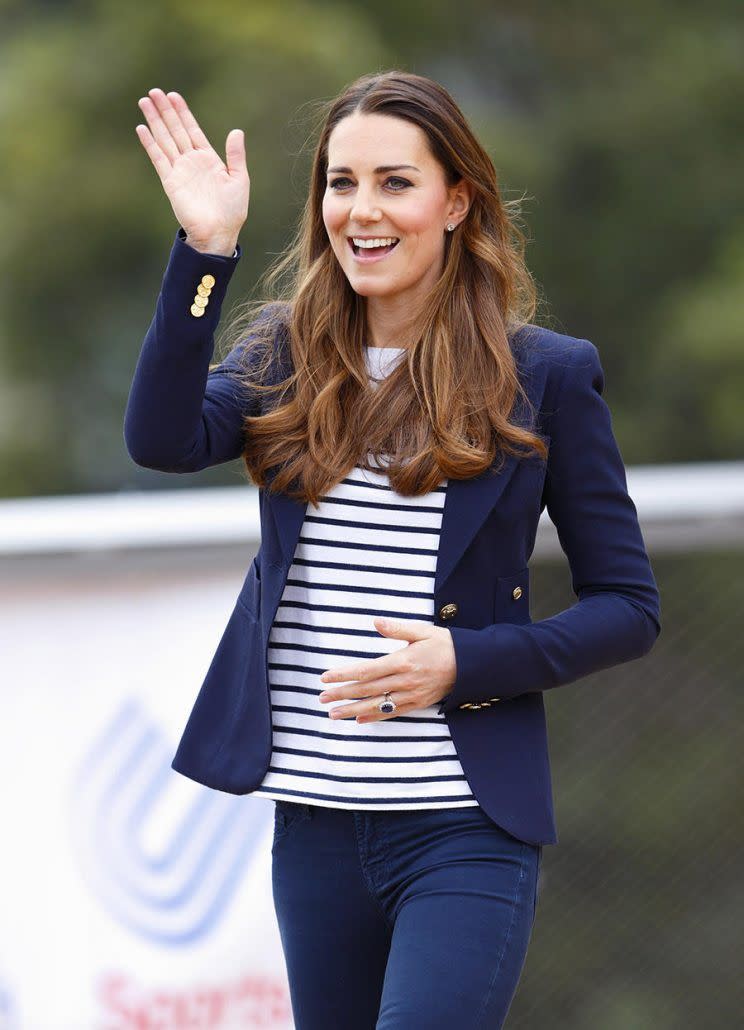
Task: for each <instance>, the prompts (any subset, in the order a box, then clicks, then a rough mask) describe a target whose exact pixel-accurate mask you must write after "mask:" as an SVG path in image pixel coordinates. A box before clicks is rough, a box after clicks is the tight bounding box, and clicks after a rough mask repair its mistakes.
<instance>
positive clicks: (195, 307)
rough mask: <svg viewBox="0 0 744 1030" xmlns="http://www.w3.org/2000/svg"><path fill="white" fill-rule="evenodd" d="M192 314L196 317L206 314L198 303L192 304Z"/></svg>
mask: <svg viewBox="0 0 744 1030" xmlns="http://www.w3.org/2000/svg"><path fill="white" fill-rule="evenodd" d="M191 314H192V315H194V316H195V317H196V318H201V317H202V315H203V314H204V308H200V307H199V306H198V305H197V304H192V305H191Z"/></svg>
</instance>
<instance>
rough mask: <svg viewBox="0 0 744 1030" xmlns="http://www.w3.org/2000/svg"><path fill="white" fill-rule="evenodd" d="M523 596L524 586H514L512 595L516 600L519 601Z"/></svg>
mask: <svg viewBox="0 0 744 1030" xmlns="http://www.w3.org/2000/svg"><path fill="white" fill-rule="evenodd" d="M521 596H522V588H521V587H514V589H513V590H512V597H513V598H514V600H515V601H518V600H519V598H520V597H521Z"/></svg>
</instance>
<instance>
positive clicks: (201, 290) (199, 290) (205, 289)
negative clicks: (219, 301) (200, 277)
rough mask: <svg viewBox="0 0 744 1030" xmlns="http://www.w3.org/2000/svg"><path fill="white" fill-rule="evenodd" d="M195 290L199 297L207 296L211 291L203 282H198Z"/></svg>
mask: <svg viewBox="0 0 744 1030" xmlns="http://www.w3.org/2000/svg"><path fill="white" fill-rule="evenodd" d="M196 292H197V293H198V294H199V296H200V297H208V296H209V294H210V293H211V292H212V291H211V289H210V288H209V286H205V285H204V284H203V283H199V285H198V286H197V287H196Z"/></svg>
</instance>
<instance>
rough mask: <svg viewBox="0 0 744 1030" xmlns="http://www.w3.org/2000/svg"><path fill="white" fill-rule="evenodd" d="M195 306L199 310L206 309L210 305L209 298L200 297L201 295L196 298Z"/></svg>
mask: <svg viewBox="0 0 744 1030" xmlns="http://www.w3.org/2000/svg"><path fill="white" fill-rule="evenodd" d="M194 304H196V306H197V307H199V308H205V307H206V306H207V304H209V297H200V296H199V294H198V293H197V295H196V296H195V297H194Z"/></svg>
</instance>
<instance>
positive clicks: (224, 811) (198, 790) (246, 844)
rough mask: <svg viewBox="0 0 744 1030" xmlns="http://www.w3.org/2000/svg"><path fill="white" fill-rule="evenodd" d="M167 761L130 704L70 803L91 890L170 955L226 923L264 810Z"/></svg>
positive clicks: (164, 747)
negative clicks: (195, 780)
mask: <svg viewBox="0 0 744 1030" xmlns="http://www.w3.org/2000/svg"><path fill="white" fill-rule="evenodd" d="M171 759H172V748H171V747H170V746H169V742H168V741H167V740H166V739H165V735H164V734H163V732H162V730H161V729H160V728H159V727H158V726H157V725H155V724H154V723H152V722H151V721H150V720H149V719H148V717H147V716H146V714H145V712H144V711H143V709H142V707H141V706H140V704H139V703H138V702H137V701H133V700H132V701H126V702H125V703H124V704H123V705H122V707H121V708H120V709H119V711H118V712H117V713H116V715H115V716H114V718H113V719H112V721H111V722H110V724H109V725H108V727H107V728H106V729H105V730H104V732H103V733H102V734H101V735H100V737H99V738H98V739H97V740H96V741H95V742H94V744H93V746H92V747H91V749H90V751H89V753H88V754H87V755H86V757H85V758H84V760H83V762H82V765H81V767H80V769H79V772H78V775H77V777H76V779H75V783H74V787H73V798H72V803H73V809H74V816H73V829H74V832H75V835H76V837H77V844H78V849H79V854H80V856H81V860H82V863H83V866H84V870H85V874H86V881H87V882H88V885H89V886H90V888H91V889H92V890H93V891H94V892H95V893H96V894H97V896H98V897H99V898H100V900H101V901H102V902H103V903H104V905H105V906H106V908H107V909H108V910H109V912H111V913H112V914H113V915H114V916H115V917H116V918H117V919H118V920H119V921H120V922H122V923H123V924H124V925H126V926H127V927H128V928H129V929H130V930H133V931H135V932H137V933H139V934H141V935H142V936H144V937H146V938H148V939H149V940H151V941H154V942H156V943H160V944H169V945H174V944H189V943H191V942H193V941H194V940H196V939H198V938H199V937H202V936H203V935H204V934H206V933H208V932H209V931H210V930H211V929H212V928H213V927H214V926H215V925H216V924H217V923H218V921H219V919H220V918H221V916H222V915H223V914H224V912H225V909H226V907H227V905H228V902H229V901H230V899H231V898H232V896H233V895H234V893H235V891H236V889H237V887H238V886H239V885H240V883H241V881H242V879H243V877H244V875H245V872H246V870H247V868H248V867H249V865H250V860H251V854H252V853H253V852H254V850H255V847H256V844H257V842H258V841H259V840H260V839H261V838H262V836H263V834H264V830H265V827H266V822H267V808H266V805H267V802H266V801H264V802H263V803H261V802H260V801H258V803H256V799H254V800H253V801H252V802H251V803H249V804H246V799H245V798H241V797H236V796H235V795H233V794H226V793H223V792H221V791H214V790H210V789H209V788H207V787H202V786H198V785H196V784H192V783H190V782H187V781H185V780H184V778H183V777H181V776H179V775H178V774H177V773H175V772H174V771H173V770H172V769H171V766H170V763H171ZM184 788H186V791H187V792H188V796H187V798H186V800H185V801H184ZM176 795H180V796H179V797H177V796H176ZM177 801H178V802H180V803H177Z"/></svg>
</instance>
